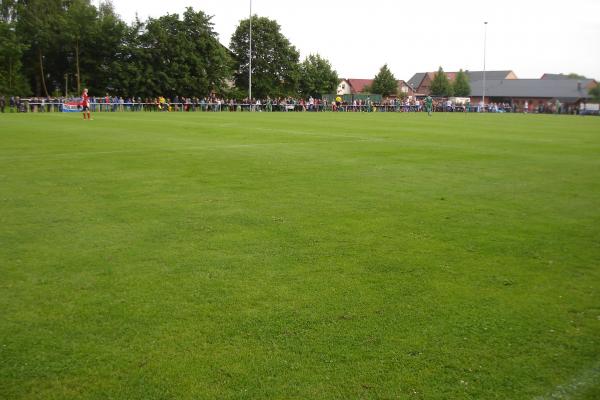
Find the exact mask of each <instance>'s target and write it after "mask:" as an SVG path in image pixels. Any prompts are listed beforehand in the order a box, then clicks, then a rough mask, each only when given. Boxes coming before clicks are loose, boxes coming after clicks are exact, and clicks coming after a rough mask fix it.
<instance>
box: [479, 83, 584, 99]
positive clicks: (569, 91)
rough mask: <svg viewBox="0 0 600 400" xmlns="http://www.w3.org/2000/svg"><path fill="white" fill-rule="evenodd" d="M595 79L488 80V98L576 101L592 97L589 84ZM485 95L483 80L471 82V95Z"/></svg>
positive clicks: (486, 93) (486, 85) (486, 87)
mask: <svg viewBox="0 0 600 400" xmlns="http://www.w3.org/2000/svg"><path fill="white" fill-rule="evenodd" d="M594 82H595V81H594V80H593V79H588V80H586V81H578V80H575V79H503V80H486V84H485V96H486V98H490V99H493V98H498V99H514V98H529V99H558V100H560V101H561V102H565V103H576V102H578V101H581V100H587V99H590V98H591V96H590V94H589V89H588V84H590V83H594ZM482 96H483V81H477V82H472V83H471V97H479V98H481V97H482Z"/></svg>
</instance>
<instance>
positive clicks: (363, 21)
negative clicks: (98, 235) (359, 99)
mask: <svg viewBox="0 0 600 400" xmlns="http://www.w3.org/2000/svg"><path fill="white" fill-rule="evenodd" d="M94 1H96V2H98V1H101V0H94ZM113 4H114V6H115V9H116V11H117V13H119V14H120V15H121V17H122V18H123V19H124V20H125V21H126V22H128V23H129V22H131V21H133V20H134V18H135V15H136V13H137V14H138V15H139V17H140V19H142V20H145V19H146V18H147V17H148V16H151V17H159V16H161V15H164V14H166V13H178V14H181V13H182V12H183V11H184V10H185V8H186V7H188V6H191V7H193V8H194V9H195V10H202V11H204V12H205V13H207V14H209V15H212V16H214V17H213V19H212V21H213V23H214V24H215V31H216V32H217V33H218V34H219V39H220V41H221V42H222V43H223V44H224V45H226V46H229V42H230V39H231V35H232V34H233V32H234V30H235V29H236V27H237V25H238V23H239V21H240V20H241V19H244V18H247V17H248V14H249V0H113ZM252 11H253V13H254V14H257V15H259V16H265V17H269V18H271V19H275V20H277V21H278V22H279V24H280V25H281V28H282V32H283V34H284V35H285V36H286V37H287V38H288V39H289V40H290V42H291V43H292V44H293V45H294V46H296V48H297V49H298V50H299V51H300V54H301V57H302V58H304V57H305V56H306V55H308V54H310V53H319V54H320V55H322V56H324V57H325V58H327V59H329V61H330V62H331V63H332V65H333V67H334V68H335V69H336V70H337V72H338V74H339V75H340V77H346V78H372V77H373V76H374V75H375V74H376V73H377V72H378V71H379V68H380V67H381V66H382V65H383V64H385V63H387V64H388V65H389V67H390V69H391V70H392V72H393V73H394V74H395V76H396V78H398V79H405V80H408V79H409V78H410V77H411V76H412V75H413V73H415V72H421V71H433V70H436V69H437V68H438V67H439V66H440V65H441V66H442V67H443V68H444V70H446V71H455V70H458V69H459V68H463V69H468V70H472V71H474V70H481V69H483V43H484V24H483V22H484V21H488V22H489V25H488V31H487V70H504V69H511V70H513V71H515V73H516V74H517V76H518V77H520V78H539V77H540V76H541V75H542V74H543V73H544V72H551V73H561V72H562V73H569V72H577V73H580V74H583V75H586V76H589V77H593V78H596V79H599V78H600V1H599V0H578V1H577V0H575V1H573V0H571V1H557V0H545V1H537V0H499V1H494V0H489V1H462V2H461V1H438V0H428V1H410V2H409V1H402V0H397V1H394V0H376V1H372V2H371V1H368V0H360V1H359V0H345V1H327V0H303V1H286V0H252Z"/></svg>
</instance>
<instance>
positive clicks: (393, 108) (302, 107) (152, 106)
mask: <svg viewBox="0 0 600 400" xmlns="http://www.w3.org/2000/svg"><path fill="white" fill-rule="evenodd" d="M486 108H487V107H486ZM12 109H13V111H16V112H77V111H80V110H81V108H80V107H78V105H77V103H75V102H66V103H61V102H31V101H27V100H25V101H22V102H21V103H19V104H18V105H16V106H13V107H12ZM90 111H92V112H248V111H255V112H422V111H425V107H424V106H423V105H422V104H420V105H416V104H410V105H407V104H371V105H366V104H360V105H354V104H342V105H340V106H337V105H335V104H314V105H307V104H301V103H296V104H249V103H235V102H233V103H231V102H230V103H205V102H199V103H195V102H194V103H187V102H186V103H129V102H126V103H104V102H102V103H99V102H94V103H90ZM433 111H435V112H478V111H481V107H476V106H461V105H454V106H451V107H448V106H442V105H437V106H434V110H433ZM503 111H504V110H503ZM506 111H509V110H506Z"/></svg>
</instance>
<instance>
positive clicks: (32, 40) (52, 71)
mask: <svg viewBox="0 0 600 400" xmlns="http://www.w3.org/2000/svg"><path fill="white" fill-rule="evenodd" d="M16 6H17V10H16V13H17V16H16V20H17V34H18V36H19V38H20V40H21V41H22V43H28V44H29V47H28V49H27V51H25V53H24V55H23V65H24V66H25V72H26V73H27V75H28V77H29V78H30V79H31V83H32V84H33V87H34V89H35V93H36V94H37V95H40V94H43V95H45V96H49V94H50V91H49V86H50V84H51V83H53V82H60V81H62V75H63V74H62V71H60V68H58V65H59V64H61V63H63V64H64V60H62V58H63V57H61V55H60V52H61V43H62V42H61V39H62V37H61V32H62V31H63V28H64V16H65V4H63V1H62V0H20V1H17V4H16ZM47 65H50V68H46V66H47Z"/></svg>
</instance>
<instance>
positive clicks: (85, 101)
mask: <svg viewBox="0 0 600 400" xmlns="http://www.w3.org/2000/svg"><path fill="white" fill-rule="evenodd" d="M81 107H82V108H83V119H86V113H87V119H88V120H91V119H92V115H91V114H90V96H89V95H88V90H87V88H86V89H83V93H82V94H81Z"/></svg>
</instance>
